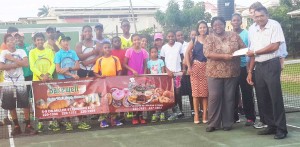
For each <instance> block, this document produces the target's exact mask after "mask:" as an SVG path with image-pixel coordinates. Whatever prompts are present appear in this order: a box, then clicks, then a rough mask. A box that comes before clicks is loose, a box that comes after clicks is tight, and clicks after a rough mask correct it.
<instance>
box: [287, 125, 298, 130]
mask: <svg viewBox="0 0 300 147" xmlns="http://www.w3.org/2000/svg"><path fill="white" fill-rule="evenodd" d="M286 125H287V126H289V127H292V128H297V129H300V127H298V126H294V125H289V124H286Z"/></svg>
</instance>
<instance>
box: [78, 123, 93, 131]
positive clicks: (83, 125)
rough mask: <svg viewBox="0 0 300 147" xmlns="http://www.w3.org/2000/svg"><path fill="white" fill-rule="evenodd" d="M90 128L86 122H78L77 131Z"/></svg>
mask: <svg viewBox="0 0 300 147" xmlns="http://www.w3.org/2000/svg"><path fill="white" fill-rule="evenodd" d="M90 128H92V127H91V126H90V125H89V124H87V123H86V122H80V123H79V124H78V129H81V130H88V129H90Z"/></svg>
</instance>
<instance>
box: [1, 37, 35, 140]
mask: <svg viewBox="0 0 300 147" xmlns="http://www.w3.org/2000/svg"><path fill="white" fill-rule="evenodd" d="M4 43H5V44H6V46H7V50H3V51H2V52H1V54H0V70H4V82H12V83H13V84H14V83H15V82H20V81H24V80H25V79H24V76H23V70H22V67H27V66H28V58H27V55H26V52H25V51H24V50H22V49H16V48H15V45H16V44H15V39H14V37H13V36H12V35H11V34H6V35H5V36H4ZM9 62H10V63H11V64H9ZM14 88H15V89H14ZM2 93H3V99H2V108H3V109H5V110H9V112H10V114H11V117H12V119H13V123H14V128H13V131H12V132H11V135H12V136H17V135H19V134H21V133H22V131H21V127H20V125H19V121H18V116H17V111H16V107H18V108H22V109H23V111H24V119H25V124H26V125H25V133H26V134H31V135H33V134H36V133H37V132H36V131H35V130H34V128H33V127H32V126H31V125H30V118H29V114H30V113H29V112H30V111H29V108H30V105H29V98H28V93H27V88H26V86H17V85H16V87H15V86H5V87H3V88H2ZM16 100H17V104H16Z"/></svg>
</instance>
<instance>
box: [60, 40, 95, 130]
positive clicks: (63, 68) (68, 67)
mask: <svg viewBox="0 0 300 147" xmlns="http://www.w3.org/2000/svg"><path fill="white" fill-rule="evenodd" d="M70 40H71V38H70V37H68V36H62V37H61V40H60V45H61V49H60V50H59V51H58V52H57V53H56V54H55V59H54V63H55V64H56V72H57V73H58V79H61V80H63V79H79V76H78V75H77V70H79V69H80V67H79V62H78V60H79V58H78V56H77V54H76V52H75V51H74V50H72V49H70V47H69V43H70ZM77 118H78V117H77ZM80 120H81V121H80V122H79V124H78V129H82V130H87V129H90V128H91V126H90V125H89V124H87V123H86V122H84V121H83V119H82V118H81V117H80ZM64 126H65V127H66V130H67V131H71V130H73V125H72V123H71V121H70V118H65V120H64Z"/></svg>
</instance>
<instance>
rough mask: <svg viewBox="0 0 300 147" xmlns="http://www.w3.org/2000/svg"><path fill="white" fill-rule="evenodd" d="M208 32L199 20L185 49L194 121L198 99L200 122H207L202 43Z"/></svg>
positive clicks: (206, 93) (204, 24)
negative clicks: (192, 37) (200, 104)
mask: <svg viewBox="0 0 300 147" xmlns="http://www.w3.org/2000/svg"><path fill="white" fill-rule="evenodd" d="M207 34H208V26H207V23H206V22H205V21H200V22H199V23H198V24H197V36H196V37H195V38H194V39H192V40H191V41H190V43H189V46H188V48H187V51H186V54H187V55H186V56H185V57H186V63H187V66H188V72H189V73H190V76H191V86H192V96H193V104H194V110H195V115H194V123H195V124H198V123H200V121H199V101H200V100H201V101H202V108H203V113H202V122H203V123H207V97H208V88H207V77H206V75H205V71H206V61H207V59H206V57H205V56H204V54H203V43H204V40H205V38H206V36H207Z"/></svg>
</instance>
